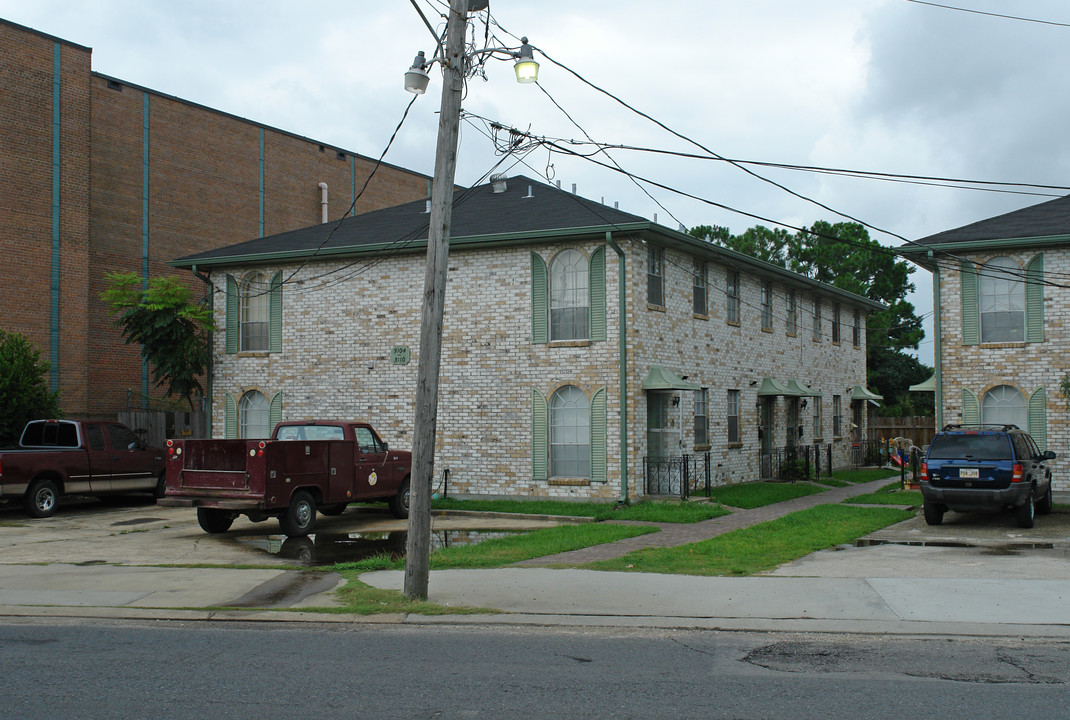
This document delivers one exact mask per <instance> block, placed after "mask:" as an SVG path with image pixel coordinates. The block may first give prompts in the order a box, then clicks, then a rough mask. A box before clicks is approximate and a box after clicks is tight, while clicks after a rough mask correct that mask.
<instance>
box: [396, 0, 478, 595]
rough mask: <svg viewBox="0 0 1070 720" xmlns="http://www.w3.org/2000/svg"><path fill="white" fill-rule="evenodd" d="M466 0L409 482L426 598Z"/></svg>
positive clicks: (440, 167) (440, 178) (449, 79)
mask: <svg viewBox="0 0 1070 720" xmlns="http://www.w3.org/2000/svg"><path fill="white" fill-rule="evenodd" d="M467 24H468V0H450V16H449V20H448V23H447V27H446V48H445V57H444V58H443V67H444V68H445V72H443V74H442V104H441V106H440V111H439V120H438V144H437V145H436V148H435V175H434V180H433V181H432V184H431V221H430V225H429V228H428V236H427V266H426V268H425V269H424V294H423V312H422V315H421V321H420V358H419V365H418V367H417V371H416V372H417V374H416V418H415V422H414V424H413V438H412V477H411V480H410V486H409V488H410V489H409V533H408V539H407V540H406V546H405V588H404V590H405V597H406V598H408V599H410V600H415V599H426V598H427V580H428V575H429V573H430V568H431V485H432V482H433V480H434V474H435V431H436V424H437V421H438V371H439V365H440V361H441V359H442V316H443V314H444V311H445V304H446V274H447V270H448V262H449V252H450V221H451V220H452V217H453V181H454V177H455V174H456V169H457V135H458V131H459V128H460V124H461V94H462V91H463V88H464V73H465V69H466V68H465V64H466V62H467V59H466V57H465V54H464V33H465V28H466V26H467Z"/></svg>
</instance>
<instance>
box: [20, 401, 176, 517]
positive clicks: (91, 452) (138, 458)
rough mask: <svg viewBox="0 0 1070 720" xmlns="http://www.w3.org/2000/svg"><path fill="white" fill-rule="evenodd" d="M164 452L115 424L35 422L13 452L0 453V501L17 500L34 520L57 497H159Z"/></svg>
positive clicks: (52, 510)
mask: <svg viewBox="0 0 1070 720" xmlns="http://www.w3.org/2000/svg"><path fill="white" fill-rule="evenodd" d="M163 458H164V452H163V450H162V449H160V448H152V447H145V445H144V444H143V443H142V442H141V441H140V440H139V439H138V436H137V435H136V434H135V433H134V431H133V430H131V429H130V428H128V427H127V426H125V425H122V424H120V423H117V422H95V421H90V420H34V421H32V422H29V423H26V427H25V428H24V429H23V431H22V437H21V438H20V439H19V446H18V448H16V449H13V450H3V451H0V497H2V498H15V499H21V500H22V503H23V506H24V507H25V508H26V512H27V513H29V514H30V515H31V516H33V517H36V518H43V517H49V516H50V515H54V514H55V512H56V503H57V501H58V500H59V498H60V496H61V495H93V496H98V495H109V494H119V493H127V492H135V491H149V492H155V493H156V495H157V497H159V496H160V495H162V494H163V487H164V459H163Z"/></svg>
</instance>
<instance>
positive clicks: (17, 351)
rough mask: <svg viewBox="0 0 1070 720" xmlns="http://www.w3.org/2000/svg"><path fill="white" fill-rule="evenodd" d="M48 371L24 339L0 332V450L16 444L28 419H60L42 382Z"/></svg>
mask: <svg viewBox="0 0 1070 720" xmlns="http://www.w3.org/2000/svg"><path fill="white" fill-rule="evenodd" d="M49 368H50V365H49V363H48V362H47V361H42V360H41V352H40V351H39V350H38V349H37V348H36V347H34V346H33V345H32V344H31V343H30V342H29V341H28V340H27V339H26V338H25V337H23V336H22V335H19V334H18V333H6V332H4V331H3V330H0V447H3V446H6V445H15V444H17V443H18V441H19V437H20V436H21V435H22V429H23V428H24V427H25V426H26V423H27V422H29V421H30V420H39V419H41V418H57V417H63V411H62V410H60V407H59V393H58V392H52V391H51V390H49V389H48V385H47V384H46V383H45V375H46V374H47V373H48V371H49Z"/></svg>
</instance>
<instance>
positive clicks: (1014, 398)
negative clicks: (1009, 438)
mask: <svg viewBox="0 0 1070 720" xmlns="http://www.w3.org/2000/svg"><path fill="white" fill-rule="evenodd" d="M981 422H982V423H985V424H988V423H992V424H995V425H1017V426H1018V427H1020V428H1022V429H1023V430H1028V429H1029V409H1028V403H1027V402H1026V399H1025V395H1023V394H1022V391H1021V390H1019V389H1018V388H1016V387H1011V386H1010V385H1000V386H998V387H994V388H992V389H991V390H989V391H988V392H986V393H985V395H984V398H983V399H982V400H981Z"/></svg>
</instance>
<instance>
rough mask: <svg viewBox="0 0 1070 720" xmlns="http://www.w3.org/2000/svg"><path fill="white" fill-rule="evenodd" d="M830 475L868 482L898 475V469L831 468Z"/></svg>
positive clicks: (841, 478)
mask: <svg viewBox="0 0 1070 720" xmlns="http://www.w3.org/2000/svg"><path fill="white" fill-rule="evenodd" d="M832 477H834V478H836V479H837V480H845V481H847V482H852V483H868V482H873V481H874V480H880V479H881V478H893V477H899V471H898V470H889V469H887V468H859V469H857V470H833V471H832Z"/></svg>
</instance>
